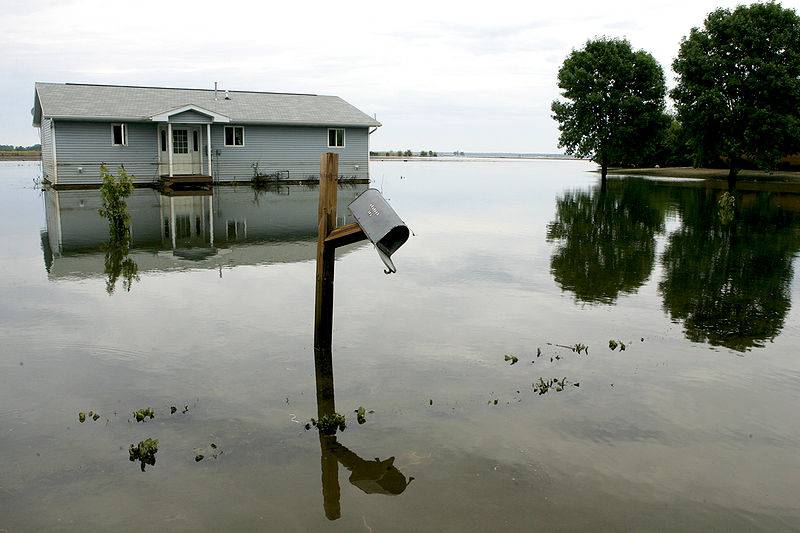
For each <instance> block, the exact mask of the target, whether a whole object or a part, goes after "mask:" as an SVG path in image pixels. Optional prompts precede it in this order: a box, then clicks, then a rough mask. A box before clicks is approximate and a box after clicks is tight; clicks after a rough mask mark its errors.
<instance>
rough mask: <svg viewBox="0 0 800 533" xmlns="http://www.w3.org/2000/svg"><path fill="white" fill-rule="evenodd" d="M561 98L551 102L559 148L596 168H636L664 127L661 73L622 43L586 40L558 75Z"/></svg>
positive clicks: (648, 58)
mask: <svg viewBox="0 0 800 533" xmlns="http://www.w3.org/2000/svg"><path fill="white" fill-rule="evenodd" d="M558 86H559V88H560V89H561V91H562V96H563V100H556V101H554V102H553V104H552V108H551V109H552V111H553V118H554V119H556V120H557V121H558V123H559V130H560V132H561V135H560V137H559V146H560V147H563V148H565V149H566V151H567V153H568V154H572V155H575V156H578V157H589V158H591V159H592V161H595V162H596V163H598V164H599V165H600V168H601V172H602V176H603V180H605V178H606V173H607V170H608V167H609V165H630V164H636V163H638V162H639V161H642V160H644V159H646V158H647V156H648V155H649V154H650V153H651V152H653V151H654V150H655V148H656V144H657V142H658V140H659V136H660V132H661V130H662V129H663V128H664V127H665V126H666V124H665V114H664V96H665V94H666V87H665V83H664V71H663V69H662V68H661V65H659V64H658V62H657V61H656V60H655V58H653V56H652V55H650V54H649V53H647V52H645V51H644V50H638V51H634V50H633V49H632V48H631V44H630V43H629V42H628V41H627V40H625V39H609V38H600V39H595V40H590V41H588V42H587V43H586V45H585V46H584V47H583V48H581V49H580V50H573V51H572V53H571V54H570V55H569V56H568V57H567V59H566V60H564V64H563V65H562V66H561V69H560V70H559V71H558Z"/></svg>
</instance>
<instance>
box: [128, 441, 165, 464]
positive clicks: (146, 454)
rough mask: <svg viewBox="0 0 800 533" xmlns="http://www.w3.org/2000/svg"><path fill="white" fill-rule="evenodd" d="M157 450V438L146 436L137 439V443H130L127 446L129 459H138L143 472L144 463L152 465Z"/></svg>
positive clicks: (154, 461)
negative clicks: (141, 439) (143, 438)
mask: <svg viewBox="0 0 800 533" xmlns="http://www.w3.org/2000/svg"><path fill="white" fill-rule="evenodd" d="M157 452H158V439H151V438H149V437H148V438H146V439H145V440H143V441H139V444H137V445H133V444H131V445H130V447H129V448H128V453H129V455H130V460H131V461H139V462H140V463H141V466H142V472H144V467H145V465H150V466H153V465H155V464H156V453H157Z"/></svg>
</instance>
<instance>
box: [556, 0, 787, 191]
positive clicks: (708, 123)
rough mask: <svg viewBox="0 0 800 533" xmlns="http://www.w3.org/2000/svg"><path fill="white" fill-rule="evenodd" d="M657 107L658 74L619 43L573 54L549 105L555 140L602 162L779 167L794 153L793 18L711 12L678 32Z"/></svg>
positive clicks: (607, 41)
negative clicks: (671, 82) (671, 80)
mask: <svg viewBox="0 0 800 533" xmlns="http://www.w3.org/2000/svg"><path fill="white" fill-rule="evenodd" d="M672 68H673V70H674V71H675V73H676V74H677V79H676V81H677V84H676V86H675V88H674V89H673V90H672V91H670V93H669V96H670V97H671V99H672V102H673V104H674V111H673V110H669V109H668V108H667V105H666V96H667V91H666V83H665V79H664V70H663V68H662V67H661V65H659V64H658V62H657V61H656V60H655V58H654V57H653V56H652V55H651V54H650V53H648V52H646V51H644V50H638V51H634V50H633V49H632V47H631V44H630V43H629V42H628V41H627V40H626V39H614V38H599V39H594V40H590V41H588V42H587V43H586V45H585V46H584V47H583V48H581V49H579V50H574V51H573V52H572V53H571V54H570V55H569V56H568V57H567V59H566V60H565V61H564V64H563V65H562V67H561V69H560V70H559V73H558V86H559V88H560V89H561V91H562V99H560V100H556V101H554V102H553V104H552V111H553V118H555V119H556V120H557V121H558V123H559V130H560V137H559V146H560V147H563V148H565V149H566V152H567V153H568V154H570V155H575V156H578V157H588V158H590V159H592V160H593V161H595V162H596V163H598V164H599V165H600V167H601V173H602V177H603V179H604V180H605V177H606V173H607V169H608V167H610V166H616V167H619V166H624V167H634V166H655V165H664V166H690V165H691V166H695V167H700V166H704V167H718V168H719V167H721V168H728V169H729V174H728V180H729V183H730V185H731V186H734V184H735V181H736V175H737V173H738V171H739V170H740V169H742V168H759V169H763V170H774V169H777V168H782V167H784V168H785V167H787V166H788V163H787V162H786V161H785V157H786V156H789V155H792V154H797V153H798V152H800V17H798V15H797V13H796V12H795V11H794V10H793V9H789V8H783V7H782V6H781V5H780V4H778V3H773V2H769V3H763V4H758V3H756V4H752V5H749V6H738V7H736V8H735V9H732V10H731V9H717V10H715V11H713V12H711V13H710V14H709V15H708V16H707V17H706V19H705V21H704V23H703V26H702V27H701V28H693V29H692V30H691V31H690V33H689V35H688V36H686V37H684V38H683V39H682V41H681V43H680V48H679V51H678V55H677V57H676V59H675V60H674V61H673V63H672Z"/></svg>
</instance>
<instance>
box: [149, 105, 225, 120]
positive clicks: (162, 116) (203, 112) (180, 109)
mask: <svg viewBox="0 0 800 533" xmlns="http://www.w3.org/2000/svg"><path fill="white" fill-rule="evenodd" d="M187 111H194V112H195V113H200V114H201V115H205V116H207V117H209V118H211V119H212V120H213V121H214V122H230V121H231V119H230V117H228V116H226V115H223V114H221V113H215V112H214V111H209V110H208V109H204V108H202V107H200V106H197V105H194V104H187V105H184V106H180V107H176V108H174V109H170V110H169V111H163V112H161V113H157V114H155V115H152V116H151V117H150V120H152V121H153V122H168V121H169V119H170V117H173V116H175V115H180V114H181V113H186V112H187Z"/></svg>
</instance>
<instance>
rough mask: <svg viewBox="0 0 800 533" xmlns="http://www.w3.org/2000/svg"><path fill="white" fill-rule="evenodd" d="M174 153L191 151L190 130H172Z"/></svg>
mask: <svg viewBox="0 0 800 533" xmlns="http://www.w3.org/2000/svg"><path fill="white" fill-rule="evenodd" d="M172 153H173V154H188V153H189V132H188V131H186V130H172Z"/></svg>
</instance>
